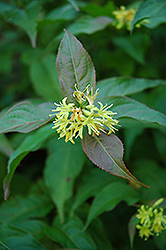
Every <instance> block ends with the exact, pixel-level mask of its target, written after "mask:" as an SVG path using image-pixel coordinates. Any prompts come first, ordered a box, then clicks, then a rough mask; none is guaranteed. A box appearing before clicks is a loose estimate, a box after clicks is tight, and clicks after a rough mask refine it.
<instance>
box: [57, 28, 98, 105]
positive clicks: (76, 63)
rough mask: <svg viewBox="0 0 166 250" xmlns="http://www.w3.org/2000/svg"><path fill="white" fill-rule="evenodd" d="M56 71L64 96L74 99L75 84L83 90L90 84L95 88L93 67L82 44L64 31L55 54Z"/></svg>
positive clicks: (70, 99)
mask: <svg viewBox="0 0 166 250" xmlns="http://www.w3.org/2000/svg"><path fill="white" fill-rule="evenodd" d="M56 64H57V71H58V75H59V81H60V84H61V88H62V91H63V94H64V96H67V97H68V100H69V101H74V102H75V98H74V97H73V92H74V91H75V85H76V86H77V88H78V89H79V90H80V91H83V90H84V89H85V88H86V86H88V85H89V84H90V86H91V87H93V88H94V89H95V69H94V66H93V63H92V61H91V58H90V56H89V55H88V53H87V52H86V50H85V49H84V48H83V46H82V44H81V43H80V42H79V41H78V40H77V39H76V37H74V36H73V35H72V34H71V33H69V32H68V31H65V35H64V38H63V39H62V41H61V44H60V47H59V51H58V55H57V61H56Z"/></svg>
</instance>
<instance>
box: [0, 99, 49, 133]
mask: <svg viewBox="0 0 166 250" xmlns="http://www.w3.org/2000/svg"><path fill="white" fill-rule="evenodd" d="M52 108H53V104H41V105H39V106H34V105H32V104H31V103H30V102H29V101H24V102H20V103H17V104H16V105H14V106H13V107H11V108H10V109H9V110H8V111H7V112H6V113H5V114H4V115H3V116H2V117H1V119H0V134H2V133H7V132H20V133H28V132H30V131H32V130H34V129H37V128H38V127H40V126H42V125H44V124H45V123H47V122H48V121H49V120H50V117H49V113H51V109H52Z"/></svg>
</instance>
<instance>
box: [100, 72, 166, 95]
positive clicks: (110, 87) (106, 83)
mask: <svg viewBox="0 0 166 250" xmlns="http://www.w3.org/2000/svg"><path fill="white" fill-rule="evenodd" d="M160 85H164V86H166V81H165V80H160V79H156V80H150V79H141V78H134V77H112V78H107V79H104V80H101V81H99V82H97V87H98V88H99V89H100V91H99V95H98V98H99V99H104V98H105V97H106V96H117V95H131V94H135V93H139V92H141V91H143V90H146V89H149V88H154V87H157V86H160Z"/></svg>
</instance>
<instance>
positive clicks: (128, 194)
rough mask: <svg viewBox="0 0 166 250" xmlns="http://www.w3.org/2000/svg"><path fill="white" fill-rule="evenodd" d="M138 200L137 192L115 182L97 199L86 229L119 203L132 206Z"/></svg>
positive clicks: (90, 212)
mask: <svg viewBox="0 0 166 250" xmlns="http://www.w3.org/2000/svg"><path fill="white" fill-rule="evenodd" d="M138 200H139V198H138V195H137V192H136V191H135V190H134V189H133V188H132V187H131V186H128V185H126V184H124V183H121V182H114V183H111V184H110V185H107V186H106V187H105V188H104V189H103V190H101V192H99V193H98V195H97V196H96V197H95V199H94V201H93V203H92V205H91V208H90V211H89V214H88V218H87V221H86V224H85V228H87V227H88V226H89V224H90V223H91V221H92V220H93V219H94V218H96V217H97V216H98V215H100V214H102V213H103V212H106V211H111V210H112V209H113V208H115V206H116V205H117V204H118V203H119V202H121V201H125V202H127V204H128V205H129V206H131V205H133V204H135V203H136V202H137V201H138Z"/></svg>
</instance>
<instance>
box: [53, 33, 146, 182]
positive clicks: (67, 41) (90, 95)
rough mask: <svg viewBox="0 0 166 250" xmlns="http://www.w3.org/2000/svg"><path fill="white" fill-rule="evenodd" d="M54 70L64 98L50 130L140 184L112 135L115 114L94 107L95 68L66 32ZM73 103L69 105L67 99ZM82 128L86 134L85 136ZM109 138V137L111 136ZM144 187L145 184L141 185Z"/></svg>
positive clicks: (115, 122) (91, 157) (55, 112)
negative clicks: (78, 140) (80, 140)
mask: <svg viewBox="0 0 166 250" xmlns="http://www.w3.org/2000/svg"><path fill="white" fill-rule="evenodd" d="M56 65H57V71H58V74H59V81H60V84H61V88H62V91H63V93H64V95H65V98H64V99H63V100H62V102H61V103H60V104H57V103H54V104H55V106H56V107H57V108H56V109H53V110H52V112H53V114H50V117H55V119H54V121H53V127H52V128H53V129H57V132H58V133H59V134H60V136H59V138H62V137H64V136H65V137H66V139H65V141H66V142H68V141H71V142H72V143H73V144H74V138H77V137H80V138H81V139H82V147H83V149H84V151H85V153H86V154H87V156H88V157H89V158H90V159H91V160H92V161H93V162H94V163H95V164H96V165H97V166H99V167H101V168H102V169H104V170H105V171H107V172H109V173H111V174H114V175H118V176H120V177H123V178H126V179H128V180H130V181H132V182H133V181H134V182H136V183H139V184H141V182H139V181H138V180H137V179H136V178H135V177H134V176H132V174H131V173H130V172H129V171H128V170H127V168H126V167H125V165H124V163H123V160H122V157H123V146H122V143H121V141H120V140H119V139H118V138H117V137H116V136H115V135H114V134H112V132H115V130H117V128H116V127H117V125H118V120H116V119H113V116H114V115H115V114H116V113H113V112H112V111H110V110H109V109H110V107H112V105H113V104H111V105H109V106H108V107H107V104H106V105H103V104H102V103H101V102H98V106H99V107H97V106H96V105H94V102H95V99H96V98H97V95H98V91H99V89H97V90H96V91H95V85H96V80H95V69H94V66H93V63H92V61H91V58H90V56H89V55H88V53H87V52H86V51H85V49H84V48H83V46H82V44H81V43H80V42H79V41H78V40H77V39H76V37H74V36H73V35H72V34H71V33H69V32H68V31H65V35H64V38H63V39H62V41H61V44H60V47H59V51H58V55H57V62H56ZM68 99H69V100H71V101H73V102H68V103H67V100H68ZM84 128H87V129H88V134H87V135H86V136H85V135H84ZM110 135H111V137H110ZM143 185H144V184H143Z"/></svg>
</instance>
